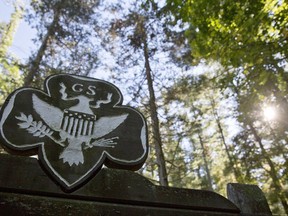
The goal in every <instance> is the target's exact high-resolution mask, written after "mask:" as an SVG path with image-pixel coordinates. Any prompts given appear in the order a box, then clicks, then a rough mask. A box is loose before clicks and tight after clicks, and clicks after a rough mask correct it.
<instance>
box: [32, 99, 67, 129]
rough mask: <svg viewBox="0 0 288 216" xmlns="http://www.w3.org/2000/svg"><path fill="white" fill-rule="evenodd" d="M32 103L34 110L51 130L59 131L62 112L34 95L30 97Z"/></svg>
mask: <svg viewBox="0 0 288 216" xmlns="http://www.w3.org/2000/svg"><path fill="white" fill-rule="evenodd" d="M32 102H33V108H34V110H35V111H36V112H37V113H38V114H39V115H40V117H41V118H42V119H43V120H44V122H45V123H46V124H47V125H48V126H49V127H50V128H51V129H53V130H56V131H59V130H60V127H61V122H62V118H63V112H62V110H60V109H59V108H57V107H54V106H52V105H50V104H48V103H46V102H45V101H43V100H41V99H40V98H38V97H37V96H36V95H35V94H33V95H32Z"/></svg>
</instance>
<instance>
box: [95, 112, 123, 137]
mask: <svg viewBox="0 0 288 216" xmlns="http://www.w3.org/2000/svg"><path fill="white" fill-rule="evenodd" d="M127 116H128V114H122V115H118V116H111V117H108V116H107V117H101V118H99V119H98V120H97V121H95V123H94V129H93V133H92V136H93V138H94V139H96V138H100V137H102V136H104V135H106V134H108V133H110V132H111V131H113V130H114V129H116V128H117V127H118V126H119V125H120V124H121V123H123V122H124V121H125V119H126V118H127Z"/></svg>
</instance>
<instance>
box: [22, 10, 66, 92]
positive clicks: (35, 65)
mask: <svg viewBox="0 0 288 216" xmlns="http://www.w3.org/2000/svg"><path fill="white" fill-rule="evenodd" d="M59 19H60V9H57V10H56V11H55V13H54V17H53V21H52V23H51V24H50V25H49V27H48V29H47V33H46V35H45V37H44V40H43V41H42V44H41V46H40V48H39V50H38V52H37V54H36V57H35V58H34V60H32V61H31V66H30V68H29V71H28V73H27V75H26V76H25V79H24V86H25V87H27V86H30V85H31V83H32V81H33V79H34V77H35V76H36V75H37V73H39V67H40V64H41V62H42V59H43V56H44V54H45V51H46V49H47V47H48V44H49V40H51V39H52V37H53V36H54V35H55V32H56V26H57V24H58V23H59Z"/></svg>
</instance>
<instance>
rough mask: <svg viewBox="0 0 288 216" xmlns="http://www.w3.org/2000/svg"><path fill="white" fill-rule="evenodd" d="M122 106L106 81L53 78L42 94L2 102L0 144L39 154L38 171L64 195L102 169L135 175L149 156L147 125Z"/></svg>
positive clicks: (20, 94)
mask: <svg viewBox="0 0 288 216" xmlns="http://www.w3.org/2000/svg"><path fill="white" fill-rule="evenodd" d="M122 101H123V97H122V94H121V92H120V90H119V89H118V88H117V87H116V86H114V85H113V84H111V83H109V82H106V81H103V80H98V79H94V78H88V77H82V76H76V75H68V74H57V75H52V76H50V77H48V78H47V79H46V80H45V83H44V91H42V90H39V89H35V88H20V89H17V90H16V91H14V92H13V93H12V94H10V95H9V97H8V98H7V99H6V101H5V103H4V105H3V107H2V109H1V112H0V138H1V144H2V145H3V147H4V148H5V149H6V150H7V151H8V152H11V153H14V154H31V155H33V154H38V159H39V162H40V164H41V167H43V169H44V170H45V171H46V172H47V173H48V174H49V176H51V178H52V179H53V180H54V181H55V182H57V183H58V184H60V185H61V186H62V188H63V189H64V190H65V191H68V192H70V191H73V190H74V189H76V188H78V187H81V186H82V185H83V184H85V183H86V182H87V181H88V180H89V179H90V178H92V177H93V176H94V175H95V174H97V172H98V171H99V170H100V169H101V167H102V166H103V164H104V165H105V166H107V167H110V168H118V169H129V170H137V169H139V168H140V167H141V166H142V165H143V163H144V162H145V160H146V158H147V154H148V143H147V126H146V122H145V119H144V117H143V115H142V114H141V113H140V112H138V111H137V110H136V109H133V108H132V107H129V106H123V105H122Z"/></svg>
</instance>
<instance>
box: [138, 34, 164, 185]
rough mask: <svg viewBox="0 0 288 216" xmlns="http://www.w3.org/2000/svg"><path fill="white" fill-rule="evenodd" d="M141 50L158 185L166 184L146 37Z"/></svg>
mask: <svg viewBox="0 0 288 216" xmlns="http://www.w3.org/2000/svg"><path fill="white" fill-rule="evenodd" d="M143 45H144V47H143V51H144V58H145V72H146V79H147V84H148V90H149V98H150V99H149V108H150V115H151V119H152V133H153V138H154V142H155V151H156V158H157V166H158V172H159V181H160V185H162V186H168V176H167V170H166V164H165V157H164V153H163V149H162V146H163V144H162V139H161V135H160V128H159V119H158V114H157V107H156V99H155V92H154V88H153V80H152V75H151V67H150V63H149V54H148V45H147V41H146V39H144V42H143Z"/></svg>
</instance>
